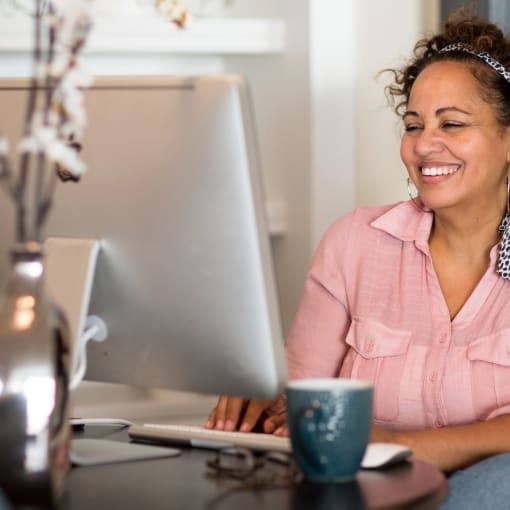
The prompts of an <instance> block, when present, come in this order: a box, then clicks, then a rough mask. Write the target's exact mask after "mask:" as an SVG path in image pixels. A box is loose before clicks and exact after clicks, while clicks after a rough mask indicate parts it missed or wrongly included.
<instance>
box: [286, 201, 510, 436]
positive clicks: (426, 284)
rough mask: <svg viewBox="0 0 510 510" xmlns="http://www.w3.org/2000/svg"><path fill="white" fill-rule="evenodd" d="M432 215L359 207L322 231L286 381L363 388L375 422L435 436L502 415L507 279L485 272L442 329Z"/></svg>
mask: <svg viewBox="0 0 510 510" xmlns="http://www.w3.org/2000/svg"><path fill="white" fill-rule="evenodd" d="M432 221H433V215H432V213H428V212H423V211H420V210H418V209H417V208H416V207H415V206H414V205H413V204H412V202H402V203H398V204H396V205H393V206H386V207H360V208H358V209H356V210H354V211H353V212H351V213H350V214H348V215H346V216H344V217H342V218H340V219H339V220H338V221H337V222H336V223H335V224H333V225H332V227H330V229H329V230H328V231H327V233H326V234H325V236H324V238H323V240H322V241H321V243H320V245H319V248H318V250H317V252H316V254H315V256H314V258H313V262H312V265H311V268H310V270H309V272H308V275H307V277H306V281H305V287H304V291H303V295H302V299H301V303H300V306H299V309H298V312H297V315H296V318H295V320H294V323H293V326H292V328H291V332H290V334H289V337H288V339H287V343H286V352H287V360H288V364H289V375H290V378H291V379H296V378H306V377H337V376H338V377H348V378H356V379H365V380H369V381H371V382H372V383H373V384H374V388H375V394H374V418H375V422H376V423H378V424H379V425H383V426H384V427H387V428H390V429H394V430H418V429H423V428H437V427H442V426H445V425H457V424H465V423H472V422H475V421H482V420H487V419H490V418H493V417H496V416H498V415H501V414H507V413H510V281H507V280H504V279H502V278H500V277H499V276H498V275H497V274H496V271H495V267H496V264H497V256H498V253H499V245H496V246H494V247H493V248H492V250H491V252H490V265H489V268H488V270H487V272H486V273H485V274H484V276H483V277H482V279H481V280H480V282H479V283H478V285H477V287H476V288H475V290H474V291H473V293H472V294H471V296H470V297H469V298H468V300H467V302H466V303H465V304H464V306H463V307H462V309H461V310H460V311H459V313H458V314H457V315H456V316H455V318H454V319H453V320H450V314H449V311H448V307H447V305H446V301H445V299H444V296H443V293H442V291H441V288H440V286H439V281H438V279H437V275H436V272H435V270H434V267H433V264H432V259H431V256H430V251H429V246H428V238H429V235H430V230H431V226H432Z"/></svg>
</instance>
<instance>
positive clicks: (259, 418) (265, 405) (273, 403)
mask: <svg viewBox="0 0 510 510" xmlns="http://www.w3.org/2000/svg"><path fill="white" fill-rule="evenodd" d="M205 427H206V428H208V429H216V430H226V431H233V430H239V431H240V432H251V431H254V430H255V429H256V428H258V427H261V428H262V431H263V432H265V433H267V434H275V435H283V436H287V435H288V431H287V415H286V409H285V398H284V396H280V397H277V398H276V399H274V400H245V399H242V398H238V397H225V396H223V397H220V398H219V400H218V403H217V405H216V407H215V408H214V409H213V410H212V411H211V414H210V415H209V418H208V419H207V423H206V424H205Z"/></svg>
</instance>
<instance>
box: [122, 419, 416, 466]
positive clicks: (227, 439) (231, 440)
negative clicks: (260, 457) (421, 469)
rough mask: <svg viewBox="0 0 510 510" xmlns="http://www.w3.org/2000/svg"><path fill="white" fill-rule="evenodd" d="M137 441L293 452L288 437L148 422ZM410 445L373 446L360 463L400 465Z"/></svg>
mask: <svg viewBox="0 0 510 510" xmlns="http://www.w3.org/2000/svg"><path fill="white" fill-rule="evenodd" d="M128 434H129V437H130V438H131V439H133V440H135V441H143V442H151V443H156V444H170V445H187V446H192V447H194V448H210V449H218V448H224V447H227V446H242V447H245V448H250V449H252V450H256V451H275V452H283V453H292V446H291V443H290V440H289V438H288V437H277V436H273V435H271V434H262V433H255V432H227V431H223V430H211V429H205V428H203V427H200V426H194V425H177V424H157V423H147V424H144V425H133V426H131V427H130V428H129V430H128ZM412 453H413V452H412V450H411V449H410V448H408V447H407V446H404V445H400V444H396V443H370V444H369V445H368V446H367V450H366V452H365V456H364V457H363V460H362V462H361V467H362V468H363V469H378V468H383V467H387V466H389V465H392V464H395V463H398V462H401V461H403V460H405V459H407V458H408V457H410V456H411V455H412Z"/></svg>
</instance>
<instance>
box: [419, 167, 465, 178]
mask: <svg viewBox="0 0 510 510" xmlns="http://www.w3.org/2000/svg"><path fill="white" fill-rule="evenodd" d="M458 169H459V167H458V166H456V167H451V166H444V167H428V168H421V173H422V174H423V175H432V176H434V175H451V174H454V173H455V172H456V171H457V170H458Z"/></svg>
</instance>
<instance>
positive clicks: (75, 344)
mask: <svg viewBox="0 0 510 510" xmlns="http://www.w3.org/2000/svg"><path fill="white" fill-rule="evenodd" d="M45 249H46V255H45V275H46V283H47V286H48V291H49V293H50V295H51V296H52V297H53V299H54V300H55V302H56V303H57V304H58V305H59V306H60V308H61V309H62V310H63V311H64V313H65V315H66V318H67V321H68V323H69V328H70V335H71V338H70V344H71V345H70V349H71V352H70V356H71V380H72V381H73V380H74V383H73V382H71V386H72V389H74V388H75V387H76V386H77V384H78V383H79V381H77V380H76V375H77V372H78V371H79V370H80V367H83V363H84V361H85V360H84V359H82V358H83V357H84V356H85V347H86V346H85V343H86V340H88V339H89V338H87V337H90V339H91V338H94V337H97V338H95V339H97V340H99V339H101V340H104V339H105V338H106V334H107V331H106V326H105V325H104V323H102V321H101V320H100V319H99V318H97V320H96V319H89V318H88V317H87V313H88V309H89V303H90V295H91V291H92V285H93V283H94V274H95V270H96V263H97V258H98V255H99V251H100V244H99V241H98V240H97V239H80V238H72V237H48V239H46V242H45ZM93 324H95V326H96V329H97V330H98V331H97V332H95V333H97V334H96V335H92V336H90V335H86V330H87V328H90V327H91V326H92V325H93ZM99 329H101V331H99ZM83 371H84V370H83ZM83 375H84V374H81V376H83Z"/></svg>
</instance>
